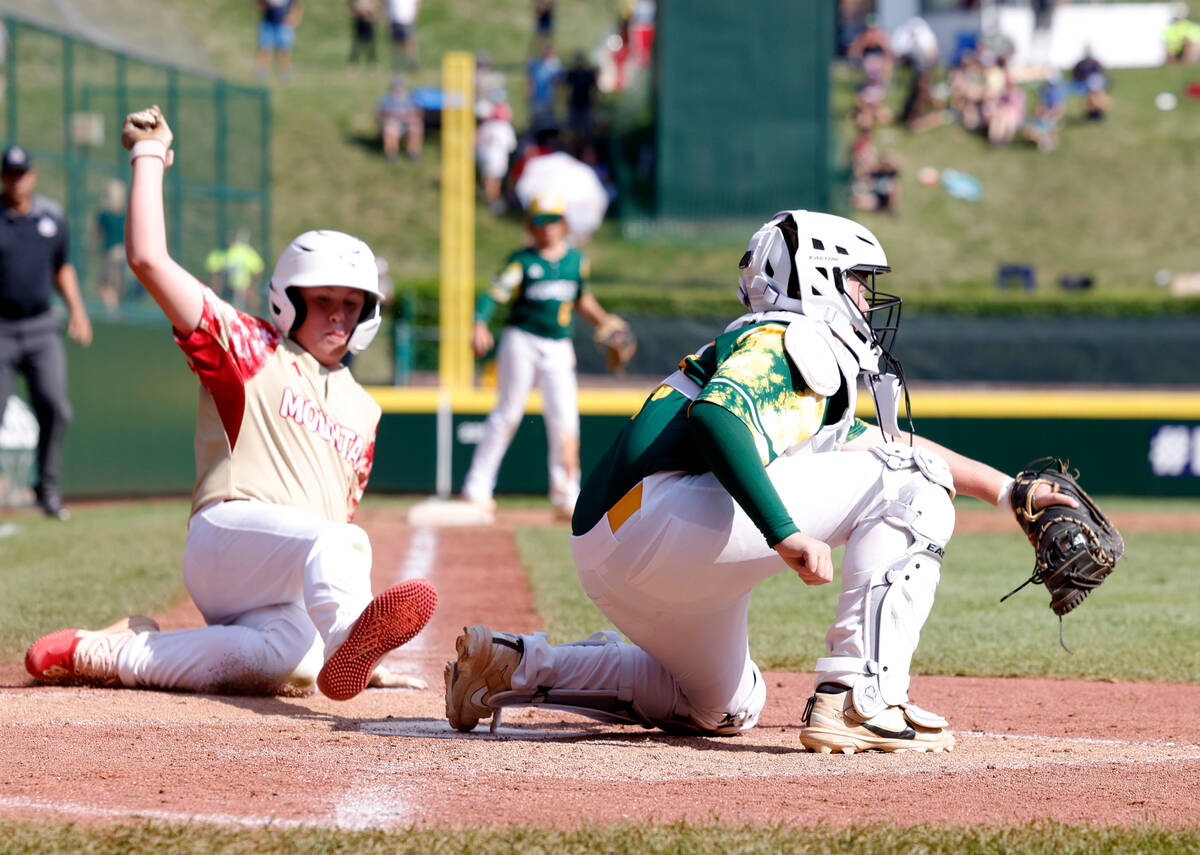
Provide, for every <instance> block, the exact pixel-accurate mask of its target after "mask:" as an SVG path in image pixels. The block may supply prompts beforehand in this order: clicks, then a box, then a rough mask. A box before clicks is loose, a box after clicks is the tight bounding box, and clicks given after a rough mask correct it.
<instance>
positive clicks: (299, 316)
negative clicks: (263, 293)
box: [283, 288, 308, 335]
mask: <svg viewBox="0 0 1200 855" xmlns="http://www.w3.org/2000/svg"><path fill="white" fill-rule="evenodd" d="M283 293H284V294H286V295H287V298H288V301H289V302H290V303H291V304H292V312H293V313H294V314H295V317H294V318H293V319H292V322H291V324H289V325H288V329H287V332H288V334H289V335H291V334H292V333H294V332H295V331H296V330H298V329H300V325H301V324H303V323H304V319H305V318H306V317H307V316H308V304H307V303H306V302H304V295H303V294H301V293H300V289H299V288H285V289H284V291H283Z"/></svg>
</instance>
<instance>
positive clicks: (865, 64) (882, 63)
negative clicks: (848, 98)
mask: <svg viewBox="0 0 1200 855" xmlns="http://www.w3.org/2000/svg"><path fill="white" fill-rule="evenodd" d="M877 22H878V18H876V16H875V15H868V16H867V18H866V27H865V28H864V29H863V30H862V32H860V33H859V34H858V35H857V36H855V37H854V41H852V42H850V46H849V47H848V48H846V56H847V57H849V58H850V59H851V60H852V61H854V62H857V63H858V64H859V65H860V66H861V67H862V70H863V74H864V75H866V78H867V82H868V83H881V84H883V85H884V86H886V85H887V84H888V82H889V81H890V80H891V79H892V66H893V65H894V60H893V58H892V45H891V39H889V38H888V34H887V30H884V29H883V28H881V27H880V26H879V24H878V23H877Z"/></svg>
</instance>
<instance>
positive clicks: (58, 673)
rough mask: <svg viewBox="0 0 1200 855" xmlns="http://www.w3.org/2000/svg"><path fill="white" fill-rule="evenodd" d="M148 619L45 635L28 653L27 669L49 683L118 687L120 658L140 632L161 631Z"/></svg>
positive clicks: (128, 619)
mask: <svg viewBox="0 0 1200 855" xmlns="http://www.w3.org/2000/svg"><path fill="white" fill-rule="evenodd" d="M157 631H158V624H157V623H156V622H155V621H154V620H153V619H152V618H148V617H143V616H141V615H134V616H133V617H127V618H121V619H120V620H119V621H117V622H116V623H114V624H112V625H111V626H106V627H105V628H104V629H99V630H87V629H60V630H58V631H56V632H51V633H49V634H48V635H43V636H42V637H41V638H39V639H38V640H37V641H35V642H34V643H33V644H31V645H29V650H27V651H26V652H25V670H26V671H28V672H29V673H30V675H32V676H33V677H34V678H36V679H38V680H43V681H45V682H47V683H87V684H91V685H97V686H115V685H117V684H118V683H119V682H120V680H119V678H118V676H117V656H118V654H120V652H121V650H123V649H124V647H125V645H126V644H128V643H129V640H130V639H131V638H133V636H134V635H136V634H137V633H139V632H157Z"/></svg>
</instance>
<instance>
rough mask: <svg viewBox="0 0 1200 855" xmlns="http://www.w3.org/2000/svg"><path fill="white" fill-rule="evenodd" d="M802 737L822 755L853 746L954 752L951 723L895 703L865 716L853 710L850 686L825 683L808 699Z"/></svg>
mask: <svg viewBox="0 0 1200 855" xmlns="http://www.w3.org/2000/svg"><path fill="white" fill-rule="evenodd" d="M804 725H805V726H804V728H803V729H801V731H800V742H801V743H802V744H803V745H804V747H805V748H807V749H808V750H809V751H817V752H819V753H821V754H830V753H833V752H840V753H842V754H853V753H854V752H855V751H893V752H900V751H932V752H935V753H936V752H940V751H953V750H954V734H953V733H951V732H950V730H949V723H948V722H947V721H946V720H945V719H943V718H941V717H940V716H936V715H934V714H932V713H929V712H926V711H925V710H922V709H920V708H919V707H916V706H912V705H906V706H904V707H899V706H891V707H888V708H887V709H885V710H884V711H883V712H881V713H879V714H878V715H875V716H872V717H871V718H869V719H865V720H864V719H862V718H861V717H860V716H859V715H858V713H857V712H856V711H855V709H854V705H853V702H852V701H851V697H850V690H849V689H847V688H844V687H842V686H835V685H832V684H825V685H822V686H819V687H818V688H817V691H816V694H814V695H813V696H812V697H811V698H809V699H808V706H807V707H806V708H805V711H804Z"/></svg>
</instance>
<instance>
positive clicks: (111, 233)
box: [96, 178, 126, 314]
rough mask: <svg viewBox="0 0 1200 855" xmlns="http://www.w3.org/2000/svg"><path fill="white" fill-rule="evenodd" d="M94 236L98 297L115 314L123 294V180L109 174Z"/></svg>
mask: <svg viewBox="0 0 1200 855" xmlns="http://www.w3.org/2000/svg"><path fill="white" fill-rule="evenodd" d="M96 239H97V243H98V244H99V247H100V253H101V256H100V282H99V286H98V288H99V292H100V299H101V300H102V301H103V303H104V307H105V308H106V309H108V311H109V313H110V314H115V313H116V311H117V309H118V307H119V306H120V305H121V300H122V298H123V297H124V296H125V269H126V268H125V182H124V181H121V180H120V179H119V178H110V179H109V180H108V183H107V184H106V185H105V187H104V204H103V207H102V208H101V209H100V212H99V213H98V214H96Z"/></svg>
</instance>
